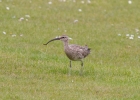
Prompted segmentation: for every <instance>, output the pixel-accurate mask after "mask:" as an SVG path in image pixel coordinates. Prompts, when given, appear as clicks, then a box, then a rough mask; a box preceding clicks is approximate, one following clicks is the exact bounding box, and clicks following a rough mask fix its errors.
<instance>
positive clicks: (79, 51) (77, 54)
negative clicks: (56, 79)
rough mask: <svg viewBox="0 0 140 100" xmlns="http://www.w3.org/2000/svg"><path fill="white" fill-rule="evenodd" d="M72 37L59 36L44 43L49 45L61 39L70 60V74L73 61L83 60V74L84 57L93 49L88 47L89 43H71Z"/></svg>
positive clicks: (81, 73)
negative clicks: (83, 44) (82, 44)
mask: <svg viewBox="0 0 140 100" xmlns="http://www.w3.org/2000/svg"><path fill="white" fill-rule="evenodd" d="M71 39H72V38H70V37H68V36H67V35H62V36H57V37H56V38H53V39H51V40H49V41H48V42H47V43H45V44H44V45H47V44H49V43H50V42H52V41H55V40H61V41H62V42H63V44H64V52H65V54H66V56H67V57H68V58H69V60H70V64H69V72H68V75H71V68H72V65H71V61H81V70H80V75H83V66H84V63H83V59H84V58H85V57H87V56H88V55H89V54H90V51H91V49H90V48H88V46H87V45H85V46H80V45H76V44H69V40H71Z"/></svg>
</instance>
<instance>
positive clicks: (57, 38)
mask: <svg viewBox="0 0 140 100" xmlns="http://www.w3.org/2000/svg"><path fill="white" fill-rule="evenodd" d="M55 40H60V38H59V37H56V38H54V39H51V40H50V41H48V42H47V43H46V44H43V45H47V44H48V43H50V42H52V41H55Z"/></svg>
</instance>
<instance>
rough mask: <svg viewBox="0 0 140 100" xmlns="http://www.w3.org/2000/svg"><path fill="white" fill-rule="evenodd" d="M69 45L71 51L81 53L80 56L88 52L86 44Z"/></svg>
mask: <svg viewBox="0 0 140 100" xmlns="http://www.w3.org/2000/svg"><path fill="white" fill-rule="evenodd" d="M69 47H70V49H71V50H72V51H76V53H77V54H79V55H81V57H86V56H87V55H88V54H89V53H90V50H89V48H88V47H87V46H80V45H75V44H71V45H69Z"/></svg>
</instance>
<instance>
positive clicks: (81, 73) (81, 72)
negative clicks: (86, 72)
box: [80, 60, 84, 75]
mask: <svg viewBox="0 0 140 100" xmlns="http://www.w3.org/2000/svg"><path fill="white" fill-rule="evenodd" d="M83 65H84V63H83V61H82V60H81V71H80V75H83V67H84V66H83Z"/></svg>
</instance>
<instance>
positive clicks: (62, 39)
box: [44, 35, 72, 45]
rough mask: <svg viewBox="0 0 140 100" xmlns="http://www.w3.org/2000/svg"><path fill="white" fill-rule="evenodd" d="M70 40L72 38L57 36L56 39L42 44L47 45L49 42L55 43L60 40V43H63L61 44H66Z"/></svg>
mask: <svg viewBox="0 0 140 100" xmlns="http://www.w3.org/2000/svg"><path fill="white" fill-rule="evenodd" d="M71 39H72V38H70V37H68V36H66V35H62V36H57V37H56V38H54V39H51V40H49V41H48V42H47V43H46V44H44V45H47V44H48V43H50V42H52V41H55V40H61V41H63V42H67V41H68V40H71Z"/></svg>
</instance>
